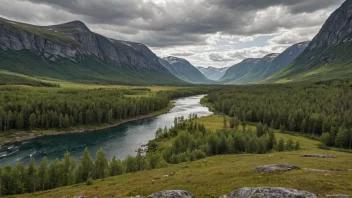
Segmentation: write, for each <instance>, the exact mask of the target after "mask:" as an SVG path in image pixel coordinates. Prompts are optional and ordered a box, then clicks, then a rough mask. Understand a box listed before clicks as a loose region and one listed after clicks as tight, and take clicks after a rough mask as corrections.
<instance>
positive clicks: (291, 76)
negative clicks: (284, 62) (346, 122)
mask: <svg viewBox="0 0 352 198" xmlns="http://www.w3.org/2000/svg"><path fill="white" fill-rule="evenodd" d="M351 54H352V0H347V1H345V2H344V3H343V4H342V5H341V7H340V8H338V9H337V10H336V11H335V12H334V13H333V14H332V15H331V16H330V17H329V18H328V19H327V21H326V22H325V24H324V25H323V27H322V28H321V30H320V32H319V33H318V34H317V35H316V36H315V38H314V39H313V40H312V42H311V43H310V44H309V46H308V47H307V49H306V50H305V51H304V52H303V53H302V54H301V55H300V56H299V57H298V58H297V59H296V60H295V61H294V62H293V63H292V64H291V65H290V66H288V67H287V68H285V69H284V70H282V71H281V72H280V73H278V74H277V75H274V76H272V77H270V78H269V79H268V80H267V82H290V81H301V80H311V79H315V80H321V79H332V78H341V77H351V76H352V56H351Z"/></svg>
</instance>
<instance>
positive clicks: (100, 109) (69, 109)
mask: <svg viewBox="0 0 352 198" xmlns="http://www.w3.org/2000/svg"><path fill="white" fill-rule="evenodd" d="M208 91H209V89H208V88H204V87H203V88H182V89H175V90H172V91H159V92H157V93H152V92H151V91H150V90H149V89H148V88H132V89H113V88H112V89H71V88H26V87H16V86H3V87H0V131H9V130H34V129H65V128H69V127H76V126H84V125H100V124H104V123H107V124H111V123H114V122H117V121H120V120H124V119H129V118H134V117H137V116H141V115H147V114H150V113H153V112H155V111H158V110H161V109H163V108H166V107H168V105H169V103H170V100H171V99H175V98H179V97H185V96H190V95H196V94H203V93H207V92H208Z"/></svg>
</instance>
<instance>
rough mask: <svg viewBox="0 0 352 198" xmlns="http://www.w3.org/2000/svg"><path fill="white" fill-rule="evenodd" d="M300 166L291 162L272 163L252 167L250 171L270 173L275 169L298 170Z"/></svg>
mask: <svg viewBox="0 0 352 198" xmlns="http://www.w3.org/2000/svg"><path fill="white" fill-rule="evenodd" d="M299 169H300V168H299V167H298V166H295V165H291V164H272V165H265V166H259V167H257V168H254V169H253V170H252V171H253V172H256V173H261V172H265V173H272V172H275V171H290V170H299Z"/></svg>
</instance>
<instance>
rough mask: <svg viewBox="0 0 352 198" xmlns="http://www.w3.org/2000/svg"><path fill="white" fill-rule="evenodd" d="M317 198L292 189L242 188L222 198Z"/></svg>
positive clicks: (305, 192) (308, 193)
mask: <svg viewBox="0 0 352 198" xmlns="http://www.w3.org/2000/svg"><path fill="white" fill-rule="evenodd" d="M235 197H236V198H269V197H270V198H303V197H304V198H317V196H316V195H315V194H313V193H310V192H307V191H302V190H296V189H290V188H270V187H263V188H241V189H239V190H235V191H233V192H231V193H229V194H227V195H223V196H221V197H220V198H235Z"/></svg>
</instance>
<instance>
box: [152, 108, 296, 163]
mask: <svg viewBox="0 0 352 198" xmlns="http://www.w3.org/2000/svg"><path fill="white" fill-rule="evenodd" d="M196 119H197V115H195V114H191V115H190V116H189V117H188V119H187V120H186V119H185V118H184V117H179V118H175V120H174V126H173V127H172V128H170V129H167V128H164V129H161V128H160V129H159V130H158V131H157V132H156V138H155V139H154V140H152V141H150V142H149V144H148V152H155V153H159V152H161V153H162V155H163V158H164V160H165V161H166V162H168V163H170V164H178V163H182V162H187V161H195V160H199V159H203V158H205V157H208V156H214V155H226V154H243V153H252V154H264V153H268V152H272V151H279V152H282V151H293V150H299V149H300V143H299V142H294V141H293V140H292V139H289V140H288V141H287V142H285V141H284V140H283V139H279V140H277V139H276V137H275V133H274V132H273V130H270V129H269V127H268V126H264V125H261V124H259V125H258V126H257V127H256V130H255V131H252V130H251V129H249V128H246V126H244V127H242V126H240V124H239V123H232V122H231V124H230V125H229V126H227V123H226V121H225V122H224V127H223V129H219V130H218V131H216V133H215V132H213V131H210V130H209V129H206V128H205V127H204V125H203V124H199V123H197V121H196ZM164 141H171V142H172V143H171V146H170V147H161V148H160V147H159V146H158V143H160V142H164Z"/></svg>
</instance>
